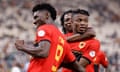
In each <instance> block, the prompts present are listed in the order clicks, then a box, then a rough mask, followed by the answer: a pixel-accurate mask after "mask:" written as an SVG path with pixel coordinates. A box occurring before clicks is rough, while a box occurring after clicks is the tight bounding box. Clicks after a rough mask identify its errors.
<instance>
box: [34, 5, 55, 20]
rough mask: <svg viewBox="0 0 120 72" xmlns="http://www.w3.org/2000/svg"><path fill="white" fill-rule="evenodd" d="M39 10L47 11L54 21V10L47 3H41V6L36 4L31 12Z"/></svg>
mask: <svg viewBox="0 0 120 72" xmlns="http://www.w3.org/2000/svg"><path fill="white" fill-rule="evenodd" d="M40 10H47V11H48V12H50V14H51V17H52V19H53V20H55V19H56V15H57V14H56V10H55V8H54V7H53V6H51V5H50V4H48V3H42V4H37V5H35V6H34V7H33V9H32V12H33V13H34V12H36V11H40Z"/></svg>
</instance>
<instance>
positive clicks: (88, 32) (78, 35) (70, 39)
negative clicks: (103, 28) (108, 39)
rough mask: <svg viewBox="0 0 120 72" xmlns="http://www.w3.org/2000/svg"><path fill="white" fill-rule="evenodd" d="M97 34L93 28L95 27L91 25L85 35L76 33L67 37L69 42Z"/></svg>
mask: <svg viewBox="0 0 120 72" xmlns="http://www.w3.org/2000/svg"><path fill="white" fill-rule="evenodd" d="M95 36H96V35H95V31H94V30H93V28H91V27H89V28H88V29H87V31H86V32H85V33H84V34H83V35H81V34H74V35H72V36H69V37H67V38H66V39H67V41H68V42H74V41H80V40H86V39H89V38H92V37H95Z"/></svg>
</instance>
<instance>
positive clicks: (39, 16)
mask: <svg viewBox="0 0 120 72" xmlns="http://www.w3.org/2000/svg"><path fill="white" fill-rule="evenodd" d="M49 16H50V15H49V12H48V11H46V10H40V11H36V12H34V13H33V18H34V24H35V25H36V26H37V27H38V26H40V25H43V24H45V23H46V21H47V20H48V17H49Z"/></svg>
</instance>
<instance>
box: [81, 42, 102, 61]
mask: <svg viewBox="0 0 120 72" xmlns="http://www.w3.org/2000/svg"><path fill="white" fill-rule="evenodd" d="M99 49H100V43H99V41H96V40H94V41H93V42H91V43H90V44H89V46H88V48H87V50H86V52H84V54H83V57H85V58H87V59H88V60H89V61H90V62H93V60H94V58H95V57H96V55H97V53H98V51H99Z"/></svg>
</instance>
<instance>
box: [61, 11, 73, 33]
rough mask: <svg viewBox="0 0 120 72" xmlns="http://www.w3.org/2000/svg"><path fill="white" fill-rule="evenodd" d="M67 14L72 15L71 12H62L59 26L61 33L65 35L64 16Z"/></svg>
mask: <svg viewBox="0 0 120 72" xmlns="http://www.w3.org/2000/svg"><path fill="white" fill-rule="evenodd" d="M68 13H73V10H68V11H66V12H64V13H63V14H62V16H61V18H60V21H61V26H62V31H63V32H64V33H65V34H66V29H65V28H64V16H65V15H66V14H68Z"/></svg>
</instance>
